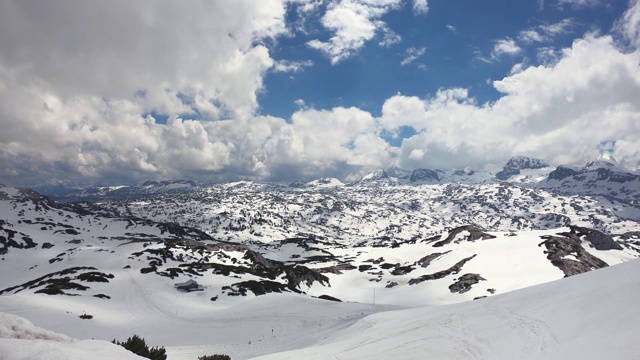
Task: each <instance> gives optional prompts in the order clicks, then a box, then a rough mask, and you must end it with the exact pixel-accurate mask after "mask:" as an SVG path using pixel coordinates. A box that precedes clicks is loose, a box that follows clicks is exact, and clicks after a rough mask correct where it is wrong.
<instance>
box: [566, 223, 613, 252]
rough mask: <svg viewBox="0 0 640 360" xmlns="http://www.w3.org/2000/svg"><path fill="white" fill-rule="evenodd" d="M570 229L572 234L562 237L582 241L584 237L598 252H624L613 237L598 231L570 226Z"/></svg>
mask: <svg viewBox="0 0 640 360" xmlns="http://www.w3.org/2000/svg"><path fill="white" fill-rule="evenodd" d="M569 229H570V230H571V232H569V233H562V234H561V235H564V236H567V237H569V238H572V239H576V240H580V239H582V237H584V239H585V240H587V241H588V242H590V243H591V245H593V247H594V248H595V249H596V250H622V246H621V245H620V244H618V243H617V242H616V241H615V240H613V238H612V237H611V236H609V235H607V234H605V233H603V232H600V231H598V230H594V229H589V228H585V227H580V226H574V225H569Z"/></svg>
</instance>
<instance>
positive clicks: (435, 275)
mask: <svg viewBox="0 0 640 360" xmlns="http://www.w3.org/2000/svg"><path fill="white" fill-rule="evenodd" d="M476 255H477V254H474V255H472V256H469V257H468V258H464V259H462V260H460V261H458V262H457V263H456V264H455V265H453V266H452V267H450V268H448V269H447V270H442V271H438V272H436V273H433V274H427V275H422V276H420V277H418V278H415V279H411V280H409V285H415V284H419V283H421V282H423V281H427V280H436V279H442V278H443V277H445V276H448V275H451V274H457V273H459V272H460V271H462V267H463V266H464V264H465V263H466V262H467V261H469V260H471V259H473V258H474V257H476Z"/></svg>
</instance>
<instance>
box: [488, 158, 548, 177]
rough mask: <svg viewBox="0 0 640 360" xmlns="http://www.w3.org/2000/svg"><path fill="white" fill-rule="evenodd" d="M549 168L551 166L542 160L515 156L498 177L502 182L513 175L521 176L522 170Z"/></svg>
mask: <svg viewBox="0 0 640 360" xmlns="http://www.w3.org/2000/svg"><path fill="white" fill-rule="evenodd" d="M548 166H549V165H548V164H547V163H545V162H544V161H543V160H541V159H537V158H530V157H527V156H514V157H512V158H511V159H509V161H507V164H506V165H505V166H504V168H502V170H501V171H499V172H498V173H497V174H496V177H497V178H498V179H500V180H507V179H508V178H510V177H511V176H513V175H518V174H520V170H524V169H541V168H545V167H548Z"/></svg>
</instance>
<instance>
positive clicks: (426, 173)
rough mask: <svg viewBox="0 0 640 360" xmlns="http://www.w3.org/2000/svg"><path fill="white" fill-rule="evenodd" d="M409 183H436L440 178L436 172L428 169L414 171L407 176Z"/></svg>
mask: <svg viewBox="0 0 640 360" xmlns="http://www.w3.org/2000/svg"><path fill="white" fill-rule="evenodd" d="M409 181H411V182H418V181H430V182H434V181H435V182H437V181H440V177H439V176H438V172H437V171H434V170H429V169H415V170H413V172H412V173H411V176H409Z"/></svg>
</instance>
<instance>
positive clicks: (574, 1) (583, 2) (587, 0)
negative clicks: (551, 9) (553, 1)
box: [558, 0, 600, 7]
mask: <svg viewBox="0 0 640 360" xmlns="http://www.w3.org/2000/svg"><path fill="white" fill-rule="evenodd" d="M599 4H600V0H558V5H571V6H575V7H593V6H596V5H599Z"/></svg>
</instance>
